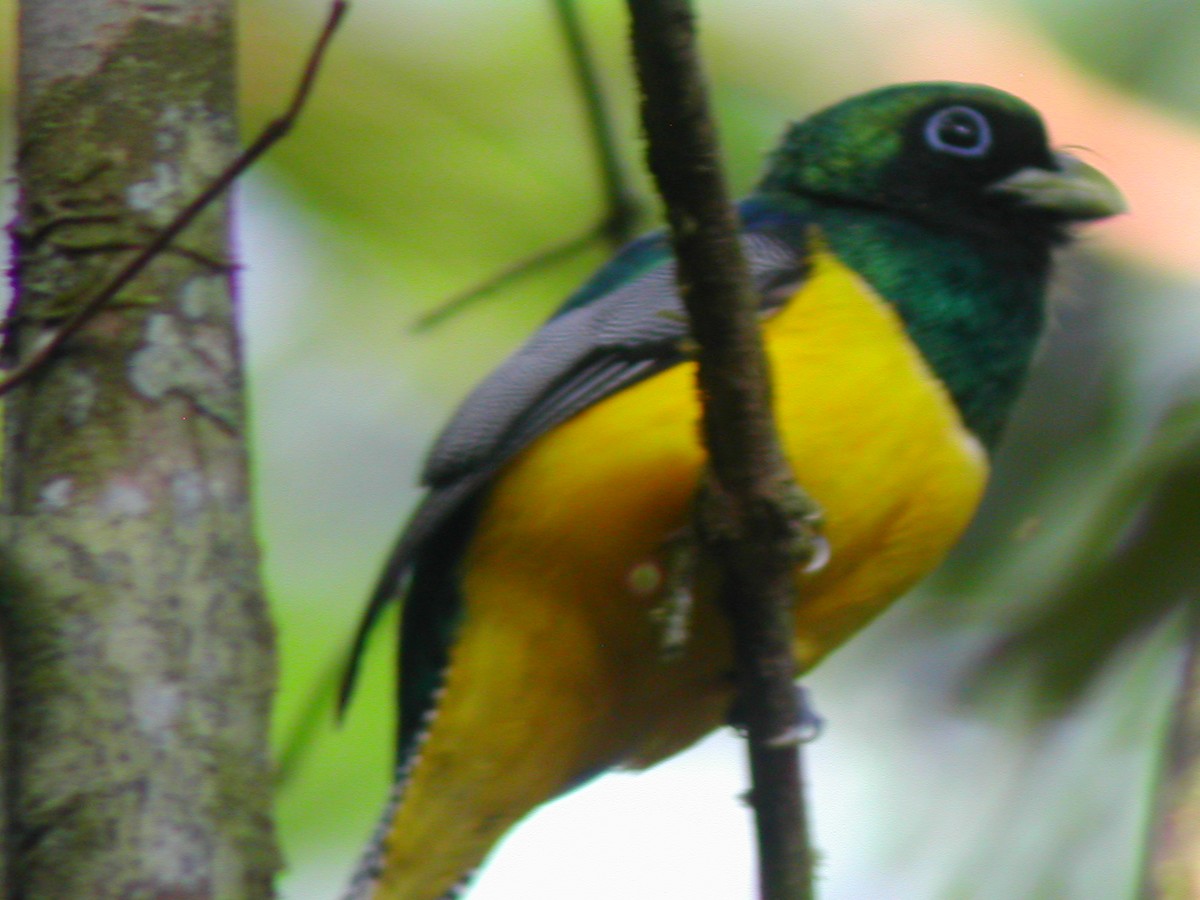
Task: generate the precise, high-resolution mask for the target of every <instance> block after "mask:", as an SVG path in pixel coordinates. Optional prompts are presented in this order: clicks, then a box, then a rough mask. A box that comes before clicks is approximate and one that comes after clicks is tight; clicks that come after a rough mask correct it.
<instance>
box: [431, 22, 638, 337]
mask: <svg viewBox="0 0 1200 900" xmlns="http://www.w3.org/2000/svg"><path fill="white" fill-rule="evenodd" d="M552 2H553V4H554V11H555V13H556V14H557V17H558V24H559V28H561V30H562V34H563V41H564V43H566V45H567V55H568V57H569V59H570V61H571V68H572V70H573V72H574V74H575V84H576V86H577V87H578V89H579V97H580V100H581V101H582V102H583V108H584V111H585V112H586V114H587V119H588V130H589V131H590V132H591V136H592V143H593V146H594V147H595V150H596V164H597V168H598V169H599V171H600V187H601V191H602V192H603V194H604V198H605V205H606V207H607V208H606V210H605V212H604V215H603V216H602V217H601V218H600V220H599V221H597V222H596V223H595V224H594V225H592V226H590V227H589V228H588V229H587V230H586V231H584V232H582V233H581V234H579V235H577V236H575V237H573V238H570V239H569V240H566V241H563V242H562V243H560V244H556V245H554V246H553V247H550V248H549V249H548V250H543V251H541V252H539V253H536V254H534V255H533V256H529V257H526V258H525V259H522V260H520V261H519V262H517V263H516V264H514V265H512V266H510V267H509V268H507V269H504V270H503V271H501V272H500V273H499V274H497V275H493V276H491V277H490V278H488V279H486V280H485V281H482V282H480V283H479V284H476V285H474V286H472V287H470V288H468V289H467V290H465V291H462V292H461V293H458V294H455V295H454V296H453V297H451V298H450V299H449V300H443V301H442V302H441V303H439V304H438V305H437V306H435V307H433V309H431V310H429V311H428V312H425V313H422V314H421V316H420V317H419V318H418V319H417V320H416V321H415V322H413V324H412V330H413V331H418V332H419V331H425V330H427V329H429V328H433V327H434V326H437V325H440V324H441V323H442V322H444V321H446V320H447V319H449V318H451V317H452V316H455V315H457V314H458V313H460V312H462V310H464V309H466V308H467V307H468V306H470V305H471V304H472V303H474V302H475V301H476V300H478V299H480V298H481V297H484V296H485V295H487V294H490V293H492V292H493V291H498V290H500V289H501V288H503V287H507V286H508V285H509V284H511V283H512V282H514V281H517V280H518V279H520V278H523V277H524V276H526V275H528V274H529V273H530V272H534V271H537V270H538V269H540V268H543V267H544V266H550V265H554V264H555V263H558V262H562V261H563V260H566V259H570V258H571V257H572V256H574V255H575V254H576V253H580V252H582V251H583V250H586V249H587V248H588V247H589V246H590V245H591V244H592V243H593V242H595V241H598V240H604V241H605V242H606V243H608V244H609V245H610V246H612V247H613V248H616V247H620V246H621V245H622V244H624V243H625V242H626V241H628V240H629V239H630V238H631V237H632V236H633V231H634V228H635V227H636V225H637V221H638V216H639V213H640V210H641V204H640V203H639V202H638V199H637V195H636V194H635V193H634V191H633V189H632V188H631V187H630V186H629V179H628V178H627V177H626V175H625V169H624V167H623V166H622V165H621V157H620V154H618V153H617V145H616V142H615V140H614V139H613V135H614V134H615V129H614V128H613V124H612V122H613V120H612V114H611V113H610V112H609V110H608V106H607V104H606V103H605V102H604V92H603V91H602V90H601V88H600V78H599V76H598V75H597V72H596V62H595V59H594V58H593V55H592V51H591V47H590V45H589V44H588V41H587V36H586V35H585V33H584V30H583V26H582V25H581V24H580V22H579V16H578V14H577V12H576V10H575V4H574V2H573V0H552Z"/></svg>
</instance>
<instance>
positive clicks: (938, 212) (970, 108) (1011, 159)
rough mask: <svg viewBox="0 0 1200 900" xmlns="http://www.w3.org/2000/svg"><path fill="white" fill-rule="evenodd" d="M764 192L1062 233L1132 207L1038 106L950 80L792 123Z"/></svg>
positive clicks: (938, 219)
mask: <svg viewBox="0 0 1200 900" xmlns="http://www.w3.org/2000/svg"><path fill="white" fill-rule="evenodd" d="M759 191H760V192H762V193H771V194H779V193H783V194H800V195H803V196H806V197H812V198H816V199H819V200H826V201H834V202H838V203H844V204H851V205H857V206H864V207H870V208H875V209H885V210H888V211H890V212H894V213H898V214H901V215H905V216H908V217H911V218H915V219H918V220H920V221H923V222H927V223H929V224H931V225H935V226H941V227H948V228H969V229H971V230H977V231H983V232H995V231H997V230H1013V229H1016V230H1019V231H1023V232H1026V233H1029V234H1032V235H1038V236H1044V237H1046V238H1048V239H1050V240H1056V239H1059V238H1061V237H1062V236H1064V235H1065V233H1066V226H1067V225H1069V224H1070V223H1072V222H1078V221H1087V220H1091V219H1099V218H1103V217H1105V216H1110V215H1114V214H1115V213H1118V212H1122V211H1123V210H1124V208H1125V205H1124V200H1123V199H1122V198H1121V194H1120V192H1119V191H1118V190H1117V189H1116V187H1115V186H1114V185H1113V184H1112V182H1110V181H1109V180H1108V179H1107V178H1106V177H1105V176H1104V175H1102V174H1101V173H1100V172H1098V171H1097V170H1096V169H1094V168H1092V167H1091V166H1089V165H1087V164H1085V163H1083V162H1081V161H1080V160H1078V159H1076V158H1075V157H1074V156H1071V155H1069V154H1067V153H1064V152H1061V151H1060V152H1055V151H1053V150H1052V149H1051V148H1050V145H1049V142H1048V140H1047V137H1046V129H1045V126H1044V125H1043V124H1042V120H1041V117H1040V116H1039V115H1038V113H1037V112H1036V111H1035V110H1034V109H1033V108H1032V107H1031V106H1029V105H1028V104H1027V103H1025V102H1024V101H1022V100H1020V99H1018V98H1016V97H1014V96H1012V95H1011V94H1007V93H1005V92H1003V91H999V90H996V89H995V88H990V87H984V86H982V85H970V84H955V83H948V82H944V83H927V84H907V85H897V86H894V87H887V88H882V89H879V90H876V91H872V92H870V93H866V94H861V95H859V96H857V97H852V98H850V99H849V100H845V101H843V102H841V103H838V104H836V105H835V106H831V107H829V108H828V109H825V110H823V111H821V112H818V113H816V114H815V115H813V116H811V117H810V118H808V119H806V120H804V121H803V122H800V123H798V124H796V125H794V126H792V128H791V129H790V130H789V131H788V133H787V134H786V135H785V137H784V140H783V142H782V144H781V145H780V147H779V149H778V150H776V151H775V153H774V155H773V156H772V159H771V163H770V165H769V167H768V170H767V173H766V175H765V177H764V178H763V181H762V183H761V185H760V187H759Z"/></svg>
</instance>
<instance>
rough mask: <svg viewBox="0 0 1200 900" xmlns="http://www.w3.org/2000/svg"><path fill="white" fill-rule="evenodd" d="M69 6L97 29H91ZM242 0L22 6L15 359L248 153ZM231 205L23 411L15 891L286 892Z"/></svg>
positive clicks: (7, 578)
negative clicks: (279, 883) (239, 38)
mask: <svg viewBox="0 0 1200 900" xmlns="http://www.w3.org/2000/svg"><path fill="white" fill-rule="evenodd" d="M56 16H57V17H62V16H68V17H69V16H77V17H78V18H77V19H76V20H75V21H76V23H77V25H78V23H84V25H86V24H89V23H90V24H92V25H94V26H96V27H95V28H94V30H93V32H92V33H90V34H89V33H88V32H87V31H86V29H85V28H83V27H82V26H79V27H76V28H75V30H74V31H73V32H70V34H73V35H74V36H75V38H76V41H77V43H76V44H74V45H72V44H71V43H70V42H69V41H64V39H63V37H62V33H61V32H57V31H55V30H54V29H53V28H51V27H50V25H51V24H52V23H53V22H54V21H55V20H56ZM231 16H232V11H231V4H230V3H229V2H225V0H222V2H213V0H203V2H192V3H186V4H185V3H174V4H172V3H164V4H153V5H151V4H145V5H141V4H125V3H116V2H113V0H106V2H100V0H69V2H66V0H53V2H49V3H26V4H23V5H22V9H21V17H22V18H21V30H22V33H21V53H22V61H21V63H20V67H19V69H20V73H19V74H20V79H21V82H20V91H21V96H20V100H19V104H18V106H19V129H20V140H19V150H18V179H19V182H20V191H21V193H20V201H19V206H18V217H17V220H16V222H15V223H14V225H13V228H12V234H13V242H14V249H15V254H16V265H15V270H14V283H15V287H16V293H17V299H16V301H15V304H14V308H13V310H12V312H11V316H10V321H9V324H8V333H7V335H6V338H7V340H6V344H5V349H4V352H5V355H6V356H7V359H8V361H9V362H13V361H17V360H19V359H20V358H22V357H24V356H25V355H27V354H28V353H29V352H31V351H32V349H34V348H35V347H36V346H37V345H38V343H39V341H41V340H43V339H44V337H45V335H46V334H47V333H49V332H50V331H51V330H52V329H53V328H54V327H55V326H56V325H57V324H58V323H59V322H61V321H62V320H63V318H64V317H65V316H67V315H69V314H70V313H71V312H72V311H73V310H74V309H76V308H77V307H78V305H79V304H80V303H82V302H83V301H85V300H86V299H87V297H88V295H89V293H90V292H92V291H94V290H96V289H98V288H99V287H100V286H101V285H102V284H103V282H104V279H105V278H106V277H107V275H108V273H110V272H111V271H112V270H113V268H114V266H115V265H116V264H118V263H119V262H120V261H121V259H122V258H123V257H124V255H125V254H127V253H129V252H130V250H131V249H132V248H136V247H137V246H139V245H140V244H143V243H145V241H146V239H147V235H148V234H150V233H152V231H153V230H154V229H157V228H159V227H161V226H162V225H163V224H164V223H165V222H166V221H167V220H168V219H169V218H170V216H171V215H172V214H173V213H174V211H175V210H177V209H178V208H179V207H181V206H182V205H183V204H184V203H185V202H186V201H187V200H188V199H189V198H190V197H191V196H193V195H194V194H195V193H197V192H198V190H199V189H200V187H202V186H203V185H204V184H206V183H207V182H208V180H209V179H211V178H212V177H213V176H214V175H215V174H217V172H219V171H220V170H221V168H222V167H223V166H224V165H225V164H226V163H227V162H228V160H229V158H230V157H231V155H232V153H233V152H234V150H235V138H236V129H235V118H234V80H233V63H234V57H233V38H232V21H231ZM39 42H40V43H39ZM79 42H82V44H81V43H79ZM56 58H57V60H58V62H57V64H56V61H55V60H56ZM226 226H227V209H226V207H225V205H224V204H217V205H215V206H214V207H213V208H212V209H210V210H208V211H207V212H206V213H204V214H203V215H202V216H201V217H200V219H199V220H198V221H197V222H195V223H194V224H193V225H192V226H191V227H190V228H189V229H188V230H187V231H186V232H185V233H184V235H183V236H182V238H180V239H179V240H178V241H177V242H176V243H175V245H173V247H172V248H171V249H170V250H168V251H167V252H166V253H164V254H163V255H162V256H160V257H159V258H158V259H156V260H155V261H154V262H153V263H152V264H151V265H150V267H149V268H148V269H147V270H146V271H145V272H144V273H143V274H142V275H141V276H139V277H138V278H137V279H135V280H134V282H133V283H131V285H130V286H129V287H128V288H127V289H126V290H125V291H123V292H122V293H121V294H120V295H118V297H117V298H116V299H115V301H114V303H112V304H111V305H110V306H109V307H108V308H107V309H106V310H105V311H104V312H102V313H101V314H100V315H98V316H96V317H95V318H94V319H93V320H92V321H91V322H90V323H89V324H88V325H87V326H86V327H85V328H84V329H83V330H82V331H81V332H80V333H78V334H77V335H75V336H74V337H73V338H72V339H71V341H70V342H69V343H68V344H67V345H66V347H65V348H64V350H63V352H62V353H61V354H60V355H59V356H58V357H57V358H56V359H55V360H53V361H52V363H51V364H50V365H49V366H48V367H47V368H46V369H45V370H43V371H41V372H39V373H38V374H37V375H35V376H34V377H33V378H32V379H30V380H29V381H28V382H27V383H26V384H25V385H23V386H22V387H20V388H19V389H17V390H16V391H15V392H14V393H13V394H12V395H10V400H9V402H8V405H7V407H6V410H5V416H4V429H5V434H4V456H3V470H2V476H3V481H2V484H0V627H2V633H3V636H4V647H3V651H4V654H5V670H6V675H7V691H8V694H7V698H6V702H5V719H4V725H5V732H6V734H5V737H6V744H7V747H6V760H5V762H6V764H5V766H4V771H5V776H4V777H5V781H6V792H5V797H6V800H7V805H8V816H9V828H8V837H9V841H8V854H7V855H8V874H9V885H8V888H9V892H10V893H11V894H12V895H13V896H26V897H85V896H86V897H95V898H105V897H122V898H124V897H167V896H169V897H173V898H184V897H188V898H190V897H195V898H201V897H221V898H224V897H229V898H253V897H265V896H269V895H270V893H271V886H270V885H271V879H272V877H273V875H274V872H275V870H276V869H277V867H278V861H277V856H276V851H275V847H274V842H273V838H272V835H271V830H270V826H269V808H270V801H269V792H270V782H271V779H270V771H269V763H268V756H267V749H266V748H267V726H268V705H269V701H270V697H271V693H272V690H273V687H274V677H275V676H274V655H273V654H274V647H273V643H274V641H273V634H272V631H271V628H270V624H269V622H268V620H267V617H266V609H265V603H264V600H263V595H262V590H261V586H260V583H259V578H258V573H257V563H258V556H257V549H256V547H255V543H254V537H253V531H252V519H251V510H250V502H249V491H248V485H247V474H246V472H247V465H246V456H245V450H244V443H243V439H244V435H243V423H244V403H243V399H242V371H241V353H240V347H239V345H238V340H237V335H236V331H235V322H234V310H233V298H232V284H231V277H232V267H231V265H230V258H229V250H228V237H227V227H226Z"/></svg>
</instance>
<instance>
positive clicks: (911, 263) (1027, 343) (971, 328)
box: [818, 210, 1050, 447]
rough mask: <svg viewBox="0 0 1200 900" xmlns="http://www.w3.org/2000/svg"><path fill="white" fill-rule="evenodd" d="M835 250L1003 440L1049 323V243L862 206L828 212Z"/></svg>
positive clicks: (970, 414) (972, 416) (973, 413)
mask: <svg viewBox="0 0 1200 900" xmlns="http://www.w3.org/2000/svg"><path fill="white" fill-rule="evenodd" d="M818 221H819V223H820V227H821V230H822V231H823V232H824V234H825V239H826V240H827V241H828V243H829V245H830V247H831V248H832V249H833V251H834V252H835V253H836V254H837V255H838V256H839V257H840V258H841V259H842V260H844V261H845V262H846V263H847V264H848V265H849V266H850V267H851V268H853V269H854V270H855V271H857V272H858V273H860V274H861V275H862V276H863V277H864V278H865V279H866V280H867V281H868V282H869V283H870V284H871V286H872V287H873V288H874V289H875V290H876V291H878V292H879V293H880V294H881V295H883V297H884V298H886V299H887V300H888V301H889V302H890V303H892V304H893V305H894V306H895V308H896V309H897V311H898V312H899V313H900V316H901V318H902V319H903V320H904V323H905V325H906V326H907V328H908V332H909V334H910V335H911V337H912V339H913V341H914V342H915V343H916V344H917V346H918V347H919V348H920V350H921V352H922V354H923V355H924V357H925V359H926V360H928V362H929V364H930V365H931V367H932V368H933V370H934V372H935V373H936V374H937V376H938V378H939V379H940V380H941V381H942V382H943V383H944V384H945V385H946V387H947V389H948V390H949V392H950V394H951V395H952V396H953V398H954V401H955V403H956V405H957V406H958V409H959V411H960V413H961V414H962V417H963V420H964V422H965V423H966V425H967V427H968V428H970V429H971V431H972V432H974V434H975V435H976V436H977V437H979V439H980V440H981V441H983V443H984V444H985V445H986V446H988V447H993V446H995V444H996V442H997V441H998V440H999V437H1000V434H1001V431H1002V430H1003V427H1004V424H1005V422H1006V421H1007V419H1008V415H1009V412H1010V411H1011V408H1012V406H1013V403H1014V401H1015V400H1016V398H1017V395H1018V393H1019V391H1020V387H1021V384H1022V382H1023V381H1024V378H1025V374H1026V371H1027V370H1028V368H1029V362H1030V359H1031V358H1032V356H1033V352H1034V348H1035V346H1036V343H1037V339H1038V335H1039V334H1040V332H1041V328H1042V323H1043V320H1044V313H1045V310H1044V305H1045V292H1046V282H1047V278H1048V274H1049V265H1050V248H1049V246H1048V245H1046V244H1045V243H1044V242H1040V241H1023V240H1021V239H1020V238H1019V237H1015V238H1012V239H1008V240H1005V239H995V238H991V239H986V238H983V237H982V236H979V235H963V234H961V233H951V232H949V231H940V230H938V231H935V230H933V229H930V228H928V227H926V226H924V225H921V224H919V223H915V222H911V221H906V220H903V219H897V218H895V217H894V216H889V215H882V214H881V215H873V214H871V213H868V212H865V211H863V210H855V211H853V212H852V213H842V212H840V211H836V210H823V211H821V213H820V214H819V216H818Z"/></svg>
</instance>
